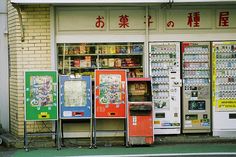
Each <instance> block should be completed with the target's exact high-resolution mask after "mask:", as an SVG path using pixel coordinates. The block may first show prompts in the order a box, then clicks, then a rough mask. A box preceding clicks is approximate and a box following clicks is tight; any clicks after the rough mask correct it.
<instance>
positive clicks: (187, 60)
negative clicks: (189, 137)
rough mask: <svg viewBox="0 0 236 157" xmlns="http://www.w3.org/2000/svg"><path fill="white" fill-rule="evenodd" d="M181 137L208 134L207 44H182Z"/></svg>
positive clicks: (208, 46) (208, 52)
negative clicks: (187, 134) (185, 134)
mask: <svg viewBox="0 0 236 157" xmlns="http://www.w3.org/2000/svg"><path fill="white" fill-rule="evenodd" d="M182 58H183V60H182V76H183V112H182V116H183V133H200V132H210V131H211V114H210V113H211V111H210V105H211V98H210V97H211V96H210V78H211V76H210V42H184V43H182Z"/></svg>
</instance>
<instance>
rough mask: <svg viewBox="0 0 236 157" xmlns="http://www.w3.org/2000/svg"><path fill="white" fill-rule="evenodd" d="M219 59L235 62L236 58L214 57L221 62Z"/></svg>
mask: <svg viewBox="0 0 236 157" xmlns="http://www.w3.org/2000/svg"><path fill="white" fill-rule="evenodd" d="M221 61H231V62H236V58H216V62H221Z"/></svg>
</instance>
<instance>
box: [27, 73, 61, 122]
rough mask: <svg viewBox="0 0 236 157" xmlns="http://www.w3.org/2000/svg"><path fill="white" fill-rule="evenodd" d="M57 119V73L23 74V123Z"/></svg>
mask: <svg viewBox="0 0 236 157" xmlns="http://www.w3.org/2000/svg"><path fill="white" fill-rule="evenodd" d="M57 119H58V104H57V72H56V71H26V72H25V121H47V120H57Z"/></svg>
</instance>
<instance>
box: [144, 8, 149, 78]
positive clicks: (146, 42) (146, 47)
mask: <svg viewBox="0 0 236 157" xmlns="http://www.w3.org/2000/svg"><path fill="white" fill-rule="evenodd" d="M145 13H146V15H145V17H146V19H145V22H146V25H145V43H144V50H145V51H144V58H143V60H144V63H145V64H144V77H148V76H149V63H148V57H149V53H148V52H149V48H148V42H149V24H148V22H149V8H148V5H146V7H145Z"/></svg>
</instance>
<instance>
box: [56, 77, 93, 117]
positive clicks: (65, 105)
mask: <svg viewBox="0 0 236 157" xmlns="http://www.w3.org/2000/svg"><path fill="white" fill-rule="evenodd" d="M59 81H60V117H61V119H83V118H91V117H92V115H91V111H92V109H91V108H92V106H91V104H92V102H91V101H92V99H91V96H92V95H91V77H90V76H81V77H79V78H71V77H70V76H66V75H61V76H60V77H59Z"/></svg>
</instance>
